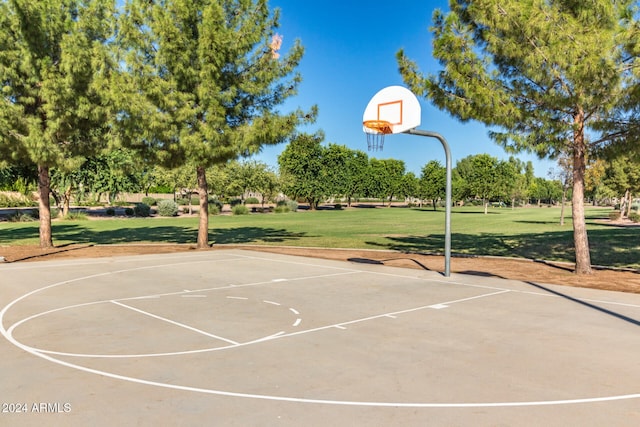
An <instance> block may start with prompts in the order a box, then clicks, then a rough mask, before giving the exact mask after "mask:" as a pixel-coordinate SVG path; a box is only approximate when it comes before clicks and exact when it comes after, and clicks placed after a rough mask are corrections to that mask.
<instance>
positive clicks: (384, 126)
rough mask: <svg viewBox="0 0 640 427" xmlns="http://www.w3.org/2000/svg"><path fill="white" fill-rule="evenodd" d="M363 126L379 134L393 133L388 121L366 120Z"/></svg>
mask: <svg viewBox="0 0 640 427" xmlns="http://www.w3.org/2000/svg"><path fill="white" fill-rule="evenodd" d="M362 124H363V125H364V127H366V128H367V129H372V130H375V131H376V132H378V133H384V134H388V133H392V131H391V123H390V122H388V121H386V120H365V121H364V122H362Z"/></svg>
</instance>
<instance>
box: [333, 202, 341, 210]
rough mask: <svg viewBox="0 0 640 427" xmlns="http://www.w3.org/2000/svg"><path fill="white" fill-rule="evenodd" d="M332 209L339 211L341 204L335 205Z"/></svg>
mask: <svg viewBox="0 0 640 427" xmlns="http://www.w3.org/2000/svg"><path fill="white" fill-rule="evenodd" d="M333 208H334V209H335V210H337V211H341V210H342V204H341V203H336V204H335V205H334V206H333Z"/></svg>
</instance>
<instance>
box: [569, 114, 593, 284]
mask: <svg viewBox="0 0 640 427" xmlns="http://www.w3.org/2000/svg"><path fill="white" fill-rule="evenodd" d="M574 120H575V124H576V129H575V130H574V132H573V196H572V205H573V209H572V213H571V216H572V218H573V243H574V247H575V252H576V269H575V273H576V274H591V254H590V252H589V238H588V236H587V226H586V221H585V218H584V172H585V169H586V163H587V162H586V145H585V142H584V112H583V111H582V110H579V111H578V113H577V114H576V115H575V117H574Z"/></svg>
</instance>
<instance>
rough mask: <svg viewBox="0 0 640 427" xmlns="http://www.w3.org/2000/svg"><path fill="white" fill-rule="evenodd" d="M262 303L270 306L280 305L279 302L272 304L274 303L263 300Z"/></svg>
mask: <svg viewBox="0 0 640 427" xmlns="http://www.w3.org/2000/svg"><path fill="white" fill-rule="evenodd" d="M262 302H264V303H266V304H271V305H281V304H280V303H279V302H274V301H267V300H264V301H262Z"/></svg>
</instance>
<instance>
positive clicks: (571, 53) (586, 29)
mask: <svg viewBox="0 0 640 427" xmlns="http://www.w3.org/2000/svg"><path fill="white" fill-rule="evenodd" d="M636 12H637V3H636V2H635V1H631V0H622V1H615V2H612V1H611V0H594V1H588V2H585V1H574V0H551V1H549V0H500V1H498V0H473V1H471V0H451V1H450V13H448V14H444V13H443V12H441V11H436V12H435V13H434V15H433V20H434V26H433V29H432V30H433V34H434V50H433V53H434V56H435V57H436V58H437V59H438V60H439V62H440V64H441V65H442V67H443V70H442V71H440V72H439V73H438V74H430V75H428V76H424V75H422V74H421V73H420V72H419V71H418V68H417V65H416V64H415V63H414V62H413V61H411V60H409V59H408V58H407V57H406V56H405V55H404V52H402V51H400V52H398V55H397V58H398V62H399V66H400V72H401V74H402V76H403V79H404V81H405V82H406V83H407V84H408V85H409V86H410V87H411V88H412V89H413V90H414V91H415V92H416V93H419V94H422V95H424V96H426V97H428V98H429V99H430V100H431V101H432V102H433V103H434V104H435V105H436V106H438V107H439V108H441V109H444V110H446V111H448V112H449V113H451V114H452V115H453V116H454V117H456V118H458V119H460V120H462V121H466V120H478V121H480V122H483V123H485V124H486V125H488V126H490V127H491V128H492V129H493V131H492V132H491V133H490V136H491V137H492V138H493V139H494V140H495V141H496V142H498V143H499V144H501V145H502V146H504V147H505V148H507V149H509V150H511V151H513V152H519V151H522V150H526V151H530V152H533V153H536V154H537V155H539V156H540V157H551V158H555V157H556V156H557V155H559V154H560V153H568V154H569V155H570V156H571V159H572V170H573V177H572V179H573V196H572V197H573V214H572V215H573V227H574V245H575V251H576V268H575V272H576V273H578V274H583V273H590V272H591V260H590V253H589V243H588V239H587V230H586V225H585V218H584V174H585V166H586V159H587V156H588V155H589V154H590V153H595V152H598V151H599V150H601V149H603V148H604V147H607V146H618V147H621V146H624V147H625V148H626V149H627V150H628V149H631V148H632V147H637V146H638V141H639V138H640V112H639V109H638V105H639V104H640V94H639V92H640V89H638V88H639V87H640V85H637V82H638V79H639V77H640V71H639V69H638V56H639V54H640V35H639V33H638V23H637V21H635V20H634V17H635V16H637V15H636ZM587 133H590V134H591V135H592V137H591V138H590V139H589V140H587V138H586V137H585V135H586V134H587ZM636 149H637V148H636Z"/></svg>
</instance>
